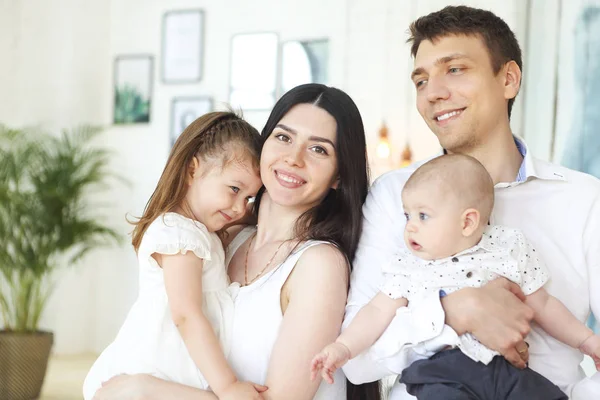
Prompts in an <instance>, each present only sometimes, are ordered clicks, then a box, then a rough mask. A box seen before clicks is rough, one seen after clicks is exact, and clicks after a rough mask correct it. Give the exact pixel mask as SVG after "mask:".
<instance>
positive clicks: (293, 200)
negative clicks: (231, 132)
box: [260, 104, 338, 211]
mask: <svg viewBox="0 0 600 400" xmlns="http://www.w3.org/2000/svg"><path fill="white" fill-rule="evenodd" d="M336 130H337V124H336V122H335V119H334V118H333V117H332V116H331V115H330V114H329V113H328V112H327V111H325V110H323V109H322V108H319V107H317V106H314V105H312V104H298V105H296V106H294V107H292V108H291V109H290V111H288V113H287V114H286V115H285V116H284V117H283V118H282V119H281V120H280V121H279V123H278V124H277V126H276V127H275V129H274V130H273V132H271V134H270V135H269V138H268V139H267V140H266V142H265V144H264V146H263V149H262V154H261V159H260V174H261V178H262V181H263V184H264V186H265V188H266V189H267V192H268V193H269V197H270V198H271V200H272V201H273V202H274V203H275V204H279V205H282V206H287V207H297V208H300V209H301V210H302V211H305V210H308V209H310V208H312V207H314V206H316V205H317V204H319V203H320V202H321V201H322V200H323V199H324V198H325V196H326V195H327V193H328V192H329V190H330V189H331V188H334V189H335V188H336V187H337V183H338V182H337V181H338V168H337V149H336V146H337V138H336V136H337V135H336Z"/></svg>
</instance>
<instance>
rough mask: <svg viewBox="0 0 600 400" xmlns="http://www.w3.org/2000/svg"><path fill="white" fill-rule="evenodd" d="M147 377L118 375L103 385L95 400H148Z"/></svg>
mask: <svg viewBox="0 0 600 400" xmlns="http://www.w3.org/2000/svg"><path fill="white" fill-rule="evenodd" d="M147 378H148V377H147V376H146V375H117V376H114V377H112V378H110V379H109V380H108V381H106V382H103V383H102V387H101V388H100V389H98V391H96V394H95V395H94V399H93V400H142V399H147V398H148V397H147V396H146V393H145V390H144V389H145V388H146V387H147V383H146V379H147Z"/></svg>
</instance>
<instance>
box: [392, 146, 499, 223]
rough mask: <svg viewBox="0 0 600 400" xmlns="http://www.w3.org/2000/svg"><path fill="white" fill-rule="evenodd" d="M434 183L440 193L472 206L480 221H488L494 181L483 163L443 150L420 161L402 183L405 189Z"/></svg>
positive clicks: (468, 206) (490, 212)
mask: <svg viewBox="0 0 600 400" xmlns="http://www.w3.org/2000/svg"><path fill="white" fill-rule="evenodd" d="M421 185H436V186H437V189H438V190H439V191H440V192H441V193H443V194H444V196H453V197H454V199H455V200H457V202H458V204H461V205H463V206H464V209H467V208H474V209H476V210H478V211H479V214H480V215H481V223H482V224H484V225H485V224H486V223H487V222H488V221H489V218H490V215H491V214H492V209H493V208H494V182H493V181H492V177H491V176H490V174H489V173H488V172H487V170H486V169H485V167H484V166H483V165H482V164H481V163H480V162H479V161H477V160H476V159H474V158H473V157H470V156H466V155H463V154H446V155H443V156H440V157H437V158H434V159H433V160H431V161H428V162H426V163H425V164H423V165H421V166H420V167H419V168H418V169H417V170H416V171H415V172H414V173H413V174H412V175H411V177H410V178H409V179H408V181H407V182H406V185H404V189H403V190H405V191H409V190H412V189H413V188H416V187H417V186H421Z"/></svg>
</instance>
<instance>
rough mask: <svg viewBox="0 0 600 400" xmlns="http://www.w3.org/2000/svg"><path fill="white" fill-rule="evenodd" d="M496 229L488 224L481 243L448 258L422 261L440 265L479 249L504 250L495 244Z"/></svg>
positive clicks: (488, 251) (491, 251)
mask: <svg viewBox="0 0 600 400" xmlns="http://www.w3.org/2000/svg"><path fill="white" fill-rule="evenodd" d="M494 229H496V228H495V226H494V225H490V226H487V227H486V228H485V230H484V231H483V235H482V236H481V240H480V241H479V243H477V244H476V245H475V246H473V247H469V248H468V249H466V250H463V251H461V252H460V253H457V254H455V255H453V256H450V257H446V258H440V259H437V260H430V261H426V260H422V261H423V263H424V264H429V265H438V264H443V263H447V262H450V261H452V259H453V258H459V257H461V256H465V255H468V254H472V253H475V252H477V251H478V250H483V251H485V252H487V253H497V252H499V251H502V249H503V248H502V246H499V245H497V244H495V243H494V241H493V239H492V234H491V233H492V232H493V230H494ZM406 251H407V252H409V253H410V251H409V250H408V249H407V250H406Z"/></svg>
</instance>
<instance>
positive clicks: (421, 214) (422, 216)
mask: <svg viewBox="0 0 600 400" xmlns="http://www.w3.org/2000/svg"><path fill="white" fill-rule="evenodd" d="M419 218H420V219H421V221H425V220H426V219H427V218H429V215H427V214H425V213H419Z"/></svg>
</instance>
